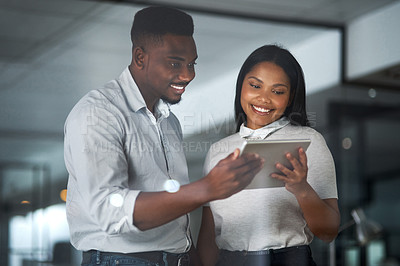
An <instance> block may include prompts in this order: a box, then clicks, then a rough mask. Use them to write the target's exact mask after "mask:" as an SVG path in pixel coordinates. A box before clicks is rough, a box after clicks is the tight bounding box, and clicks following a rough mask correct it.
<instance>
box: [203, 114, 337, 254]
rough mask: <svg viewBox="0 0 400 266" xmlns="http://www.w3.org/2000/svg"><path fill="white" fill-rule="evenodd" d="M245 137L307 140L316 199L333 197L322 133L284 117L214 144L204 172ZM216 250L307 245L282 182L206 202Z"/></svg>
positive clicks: (295, 206) (291, 198)
mask: <svg viewBox="0 0 400 266" xmlns="http://www.w3.org/2000/svg"><path fill="white" fill-rule="evenodd" d="M245 138H256V139H268V140H274V139H310V140H311V144H310V146H309V147H308V149H307V151H306V154H307V161H308V176H307V181H308V182H309V183H310V185H311V186H312V187H313V188H314V190H315V191H316V192H317V194H318V195H319V197H320V198H321V199H329V198H337V197H338V194H337V188H336V174H335V165H334V161H333V158H332V155H331V152H330V151H329V148H328V147H327V145H326V142H325V140H324V138H323V137H322V135H321V134H320V133H318V132H317V131H316V130H314V129H312V128H310V127H302V126H293V125H291V124H289V123H288V121H287V120H286V119H285V118H283V119H281V120H278V121H276V122H274V123H272V124H270V125H267V126H266V127H264V128H261V129H257V130H251V129H249V128H246V127H245V126H243V125H242V127H241V129H240V132H238V133H236V134H233V135H231V136H229V137H226V138H224V139H222V140H220V141H218V142H216V143H214V144H213V145H212V146H211V147H210V150H209V152H208V154H207V157H206V160H205V164H204V174H208V172H209V171H210V170H211V169H212V168H213V167H214V166H215V165H216V164H217V163H218V161H220V160H221V159H223V158H225V157H226V156H227V155H228V154H230V153H231V152H233V151H234V150H235V148H238V147H241V146H242V144H243V142H244V139H245ZM209 206H210V208H211V210H212V213H213V217H214V222H215V235H216V243H217V245H218V247H219V248H220V249H226V250H231V251H235V250H247V251H257V250H266V249H277V248H283V247H290V246H298V245H306V244H309V243H310V242H311V241H312V239H313V234H312V233H311V231H310V229H309V228H308V226H307V223H306V221H305V219H304V217H303V213H302V210H301V209H300V207H299V204H298V202H297V200H296V198H295V197H294V195H293V194H292V193H290V192H289V191H287V190H286V189H285V188H284V187H279V188H260V189H245V190H243V191H241V192H239V193H237V194H234V195H233V196H231V197H229V198H227V199H224V200H216V201H212V202H210V203H209Z"/></svg>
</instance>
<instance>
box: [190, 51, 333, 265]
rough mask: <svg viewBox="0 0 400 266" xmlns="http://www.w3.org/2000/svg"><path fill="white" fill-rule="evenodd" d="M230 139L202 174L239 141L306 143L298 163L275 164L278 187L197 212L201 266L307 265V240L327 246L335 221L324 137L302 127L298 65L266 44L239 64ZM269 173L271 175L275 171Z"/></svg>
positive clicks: (253, 191) (302, 95) (218, 147)
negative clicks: (234, 130) (233, 131)
mask: <svg viewBox="0 0 400 266" xmlns="http://www.w3.org/2000/svg"><path fill="white" fill-rule="evenodd" d="M235 118H236V123H237V133H236V134H233V135H231V136H229V137H227V138H224V139H222V140H220V141H219V142H217V143H215V144H214V145H213V146H212V147H211V148H210V151H209V152H208V154H207V157H206V162H205V166H204V171H205V172H206V173H208V171H210V169H212V167H213V166H214V165H215V164H216V163H217V162H218V160H219V159H220V158H223V157H224V156H225V155H226V154H229V153H230V152H232V151H233V150H234V149H235V148H237V147H241V144H242V143H243V141H244V139H268V140H273V139H310V140H311V144H310V146H309V148H308V149H307V152H305V151H304V150H303V149H301V148H300V149H299V151H298V153H299V154H298V155H299V159H296V158H295V157H294V156H293V155H292V154H289V153H288V154H286V157H287V158H288V160H289V161H290V163H291V164H292V166H293V170H290V169H288V168H286V167H285V166H283V165H282V164H280V163H277V164H276V168H277V170H279V171H280V172H281V174H277V173H275V174H272V175H271V177H272V178H276V179H279V180H282V181H283V182H284V183H285V186H284V187H278V188H262V189H245V190H243V191H241V192H239V193H237V194H235V195H233V196H231V197H229V198H227V199H224V200H218V201H213V202H210V203H209V206H204V207H203V218H202V224H201V228H200V233H199V238H198V250H199V253H200V256H201V259H202V262H203V264H204V265H205V266H208V265H219V266H223V265H226V266H228V265H229V266H234V265H251V266H253V265H315V263H314V261H313V259H312V255H311V251H310V248H309V246H308V245H309V244H310V243H311V241H312V239H313V237H314V236H317V237H318V238H320V239H322V240H323V241H325V242H330V241H332V240H333V239H334V238H335V237H336V235H337V233H338V228H339V222H340V214H339V208H338V204H337V189H336V176H335V168H334V162H333V159H332V155H331V153H330V151H329V149H328V147H327V145H326V143H325V140H324V138H323V137H322V135H321V134H319V133H318V132H317V131H315V130H314V129H312V128H310V127H308V126H307V125H308V119H307V114H306V103H305V82H304V76H303V71H302V69H301V66H300V65H299V63H298V62H297V61H296V59H295V58H294V57H293V56H292V54H291V53H290V52H289V51H287V50H286V49H283V48H280V47H278V46H276V45H266V46H263V47H260V48H258V49H257V50H255V51H254V52H253V53H252V54H251V55H250V56H249V57H248V58H247V59H246V61H245V62H244V64H243V66H242V68H241V70H240V73H239V76H238V79H237V84H236V98H235ZM279 171H277V172H279Z"/></svg>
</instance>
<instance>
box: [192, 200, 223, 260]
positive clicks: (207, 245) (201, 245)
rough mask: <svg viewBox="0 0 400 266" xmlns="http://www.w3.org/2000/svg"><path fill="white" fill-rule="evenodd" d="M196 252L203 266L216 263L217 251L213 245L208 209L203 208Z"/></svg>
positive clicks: (212, 232)
mask: <svg viewBox="0 0 400 266" xmlns="http://www.w3.org/2000/svg"><path fill="white" fill-rule="evenodd" d="M197 251H198V254H199V256H200V260H201V262H202V263H203V266H214V265H215V263H216V262H217V259H218V254H219V249H218V246H217V244H216V243H215V225H214V218H213V215H212V212H211V209H210V207H203V216H202V219H201V227H200V232H199V237H198V239H197Z"/></svg>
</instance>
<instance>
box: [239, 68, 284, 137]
mask: <svg viewBox="0 0 400 266" xmlns="http://www.w3.org/2000/svg"><path fill="white" fill-rule="evenodd" d="M289 99H290V80H289V77H288V76H287V75H286V73H285V71H283V69H282V68H281V67H279V66H277V65H276V64H274V63H272V62H261V63H258V64H257V65H255V66H254V67H253V68H252V70H251V71H250V72H249V73H247V75H246V76H245V77H244V80H243V84H242V94H241V96H240V103H241V105H242V108H243V110H244V112H245V114H246V117H247V127H249V128H251V129H258V128H261V127H264V126H265V125H268V124H270V123H272V122H274V121H276V120H278V119H279V118H281V117H282V115H283V113H284V112H285V109H286V107H287V106H288V105H289V103H290V102H289Z"/></svg>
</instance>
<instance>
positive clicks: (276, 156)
mask: <svg viewBox="0 0 400 266" xmlns="http://www.w3.org/2000/svg"><path fill="white" fill-rule="evenodd" d="M310 142H311V141H310V140H309V139H290V140H247V141H246V142H245V143H244V145H243V147H242V148H241V154H243V153H257V154H259V155H260V156H261V157H263V158H264V160H265V161H264V166H263V168H262V169H261V171H260V172H259V173H258V174H257V175H256V176H255V177H254V179H253V181H252V182H251V183H250V184H249V185H248V186H247V187H246V189H256V188H270V187H284V186H285V184H284V183H283V182H282V181H280V180H277V179H275V178H272V177H271V176H270V174H272V173H280V171H279V170H278V169H277V168H276V167H275V164H276V163H278V162H279V163H281V164H283V165H285V166H286V167H288V168H290V169H292V168H293V167H292V165H291V164H290V162H289V161H288V159H286V157H285V154H286V153H288V152H290V153H291V154H292V155H293V156H294V157H296V158H299V151H298V150H299V148H300V147H302V148H303V149H304V151H306V150H307V148H308V146H309V145H310Z"/></svg>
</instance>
